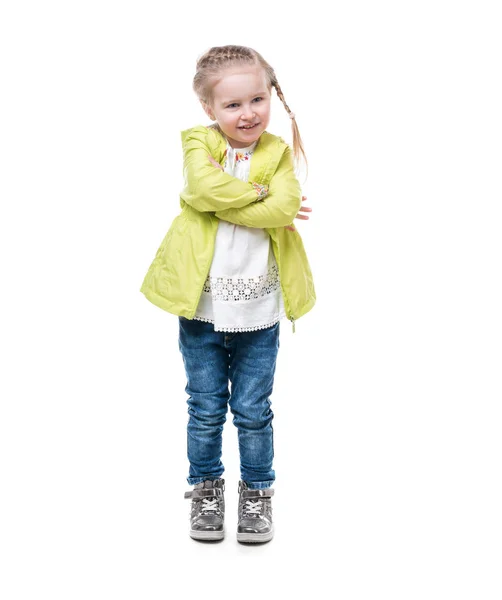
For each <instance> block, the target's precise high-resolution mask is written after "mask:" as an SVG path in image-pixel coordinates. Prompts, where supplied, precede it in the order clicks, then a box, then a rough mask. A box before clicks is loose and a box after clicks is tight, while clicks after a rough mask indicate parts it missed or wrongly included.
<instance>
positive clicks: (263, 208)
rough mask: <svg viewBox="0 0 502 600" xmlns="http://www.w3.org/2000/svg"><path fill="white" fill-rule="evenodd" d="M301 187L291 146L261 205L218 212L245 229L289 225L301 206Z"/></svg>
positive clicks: (254, 204)
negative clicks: (295, 170)
mask: <svg viewBox="0 0 502 600" xmlns="http://www.w3.org/2000/svg"><path fill="white" fill-rule="evenodd" d="M301 195H302V194H301V189H300V184H299V183H298V180H297V178H296V175H295V172H294V166H293V159H292V156H291V148H289V146H288V147H287V148H286V149H285V150H284V153H283V155H282V157H281V160H280V162H279V164H278V166H277V170H276V172H275V173H274V175H273V176H272V179H271V180H270V184H269V190H268V195H267V196H266V197H265V198H264V199H263V200H261V201H260V202H255V203H253V204H250V205H248V206H245V207H243V208H228V209H226V210H218V211H216V213H215V216H216V217H218V218H219V219H222V220H223V221H228V222H230V223H234V224H235V225H245V226H246V227H257V228H261V229H264V228H269V227H284V226H285V225H290V224H291V223H292V222H293V219H294V218H295V217H296V215H297V214H298V211H299V209H300V207H301V204H302V199H301Z"/></svg>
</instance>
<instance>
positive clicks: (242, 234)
mask: <svg viewBox="0 0 502 600" xmlns="http://www.w3.org/2000/svg"><path fill="white" fill-rule="evenodd" d="M256 144H257V142H255V143H254V144H252V145H251V146H248V147H247V148H235V149H234V148H232V147H231V146H230V144H228V143H227V150H226V159H225V172H226V173H229V174H230V175H232V176H233V177H237V178H238V179H241V180H242V181H248V177H249V170H250V169H249V167H250V164H251V159H252V156H253V151H254V148H255V146H256ZM284 316H285V311H284V304H283V300H282V292H281V286H280V282H279V271H278V268H277V263H276V261H275V257H274V254H273V252H272V245H271V243H270V236H269V235H268V233H267V232H266V231H265V230H263V229H256V228H253V227H244V226H242V225H234V224H233V223H228V222H227V221H220V222H219V224H218V231H217V234H216V243H215V249H214V256H213V262H212V263H211V269H210V271H209V275H208V277H207V279H206V282H205V284H204V289H203V292H202V295H201V299H200V302H199V305H198V307H197V310H196V312H195V317H194V319H197V320H199V321H206V322H208V323H214V329H215V331H231V332H235V331H255V330H258V329H265V328H266V327H270V326H272V325H274V324H275V323H277V321H279V320H280V319H281V318H283V317H284Z"/></svg>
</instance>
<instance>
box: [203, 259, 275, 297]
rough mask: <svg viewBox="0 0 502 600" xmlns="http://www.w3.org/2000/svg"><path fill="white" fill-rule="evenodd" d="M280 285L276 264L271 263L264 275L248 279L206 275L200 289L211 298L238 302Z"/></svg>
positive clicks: (273, 289)
mask: <svg viewBox="0 0 502 600" xmlns="http://www.w3.org/2000/svg"><path fill="white" fill-rule="evenodd" d="M280 285H281V284H280V281H279V269H278V267H277V265H272V266H271V267H269V269H268V272H267V274H266V275H258V276H257V277H252V278H250V279H241V278H237V279H232V278H230V277H210V276H209V275H208V276H207V279H206V281H205V282H204V287H203V289H202V291H203V292H206V293H210V294H211V295H212V297H213V300H222V301H224V302H239V301H240V300H256V299H257V298H262V297H263V296H267V295H268V294H272V293H273V292H275V291H276V290H277V289H279V288H280Z"/></svg>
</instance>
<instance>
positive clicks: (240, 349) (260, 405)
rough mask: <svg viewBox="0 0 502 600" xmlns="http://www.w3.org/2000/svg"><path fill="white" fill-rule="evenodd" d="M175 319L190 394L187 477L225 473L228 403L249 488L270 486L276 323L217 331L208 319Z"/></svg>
mask: <svg viewBox="0 0 502 600" xmlns="http://www.w3.org/2000/svg"><path fill="white" fill-rule="evenodd" d="M179 325H180V329H179V348H180V351H181V354H182V356H183V362H184V364H185V371H186V375H187V386H186V392H187V394H188V395H189V398H188V400H187V402H188V414H189V420H188V428H187V429H188V431H187V433H188V460H189V463H190V470H189V476H188V478H187V481H188V483H189V484H190V485H194V484H196V483H200V482H201V481H204V480H205V479H218V478H219V477H221V475H222V474H223V471H224V467H223V463H222V462H221V450H222V433H223V424H224V423H225V421H226V415H227V410H228V406H230V410H231V412H232V414H233V422H234V425H235V426H236V427H237V430H238V440H239V456H240V467H241V469H240V470H241V479H242V481H245V482H246V483H247V484H248V486H249V488H250V489H264V488H268V487H270V486H271V485H272V484H273V482H274V480H275V472H274V470H273V469H272V461H273V458H274V445H273V429H272V419H273V417H274V415H273V412H272V410H271V408H270V395H271V394H272V387H273V383H274V373H275V364H276V358H277V352H278V349H279V323H276V324H275V325H273V326H272V327H268V328H267V329H261V330H258V331H250V332H238V333H227V332H216V331H214V326H213V324H212V323H204V322H202V321H196V320H189V319H185V318H184V317H180V318H179ZM229 382H230V384H231V392H230V391H229Z"/></svg>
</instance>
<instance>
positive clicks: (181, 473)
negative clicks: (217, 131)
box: [0, 0, 502, 600]
mask: <svg viewBox="0 0 502 600" xmlns="http://www.w3.org/2000/svg"><path fill="white" fill-rule="evenodd" d="M498 4H499V3H497V2H487V1H481V0H478V1H477V2H473V1H471V2H468V1H465V2H463V1H457V2H453V1H451V2H447V1H442V0H435V1H434V2H432V1H429V0H422V1H420V2H418V1H417V2H403V1H401V2H398V1H394V2H391V1H383V2H369V1H357V0H355V1H352V2H343V3H342V2H334V3H331V4H328V3H324V2H323V3H321V2H316V1H309V2H306V3H295V2H288V3H279V2H277V3H274V2H270V1H268V2H261V1H259V0H254V1H253V2H234V3H214V2H204V3H202V2H194V1H191V2H183V3H168V2H160V1H157V2H153V1H151V2H149V1H146V0H144V1H142V2H139V1H136V2H133V1H129V2H128V1H122V2H118V1H112V0H100V1H93V0H87V1H86V2H71V1H66V2H63V1H60V2H56V1H46V2H23V1H19V0H18V1H10V2H9V1H6V2H2V5H1V6H2V7H1V9H0V64H1V71H0V85H1V88H2V91H1V94H0V105H1V106H0V109H1V110H0V119H1V130H0V152H1V155H0V173H1V190H0V192H1V219H0V256H1V285H2V295H1V303H2V310H1V317H0V318H1V329H0V332H1V333H0V337H1V342H0V343H1V352H2V361H1V372H2V375H1V388H2V389H1V415H0V416H1V420H0V451H1V454H0V461H1V462H0V487H1V494H0V503H1V508H0V552H1V556H0V563H1V570H2V573H1V577H0V595H1V597H2V598H3V599H5V600H14V599H21V598H22V599H30V600H31V599H38V598H51V599H53V600H56V599H58V600H59V599H65V600H67V599H72V600H77V599H81V598H82V599H86V600H87V599H90V598H92V599H93V600H97V599H106V600H109V599H112V598H120V599H121V600H126V599H141V600H143V599H145V598H148V600H156V599H160V598H166V597H169V598H182V597H186V596H187V594H190V595H193V597H199V596H200V597H201V598H202V597H205V596H206V595H208V594H210V595H211V597H214V598H222V599H227V598H253V599H254V598H257V597H259V596H258V594H260V595H261V594H266V596H267V597H269V596H270V597H276V598H285V597H286V595H288V596H289V595H290V594H293V593H294V594H295V596H298V597H305V596H308V597H311V598H321V597H323V598H324V597H329V598H337V599H340V600H352V599H357V600H359V599H364V600H368V599H373V598H384V599H385V600H391V599H396V600H398V599H399V600H402V599H406V600H411V599H415V598H416V599H423V598H427V599H438V600H444V599H447V598H448V599H449V598H452V599H455V600H456V599H460V598H461V599H464V598H465V599H468V598H469V599H471V598H472V599H479V598H482V599H483V600H491V599H497V600H500V598H501V595H502V581H501V570H500V568H501V560H502V542H501V539H502V521H501V510H500V507H501V506H502V489H501V464H500V463H501V456H502V447H501V446H502V443H501V425H502V423H501V415H502V411H501V407H500V404H501V400H502V393H501V392H502V389H501V388H502V385H501V359H502V349H501V345H502V342H501V339H502V321H501V306H502V287H501V257H502V243H501V226H502V222H501V211H500V205H501V199H502V195H501V187H502V185H501V172H500V170H501V158H502V156H501V155H502V150H501V137H502V119H501V114H502V111H501V106H502V88H501V60H500V57H501V56H502V48H501V46H502V43H501V35H500V31H501V25H502V23H501V19H500V16H499V14H498V13H497V11H496V9H497V5H498ZM328 6H329V11H330V12H329V13H328V12H327V7H328ZM498 8H500V7H498ZM228 43H233V44H235V43H236V44H243V45H249V46H252V47H254V48H256V49H257V50H258V51H260V52H261V53H262V54H263V56H264V57H265V58H266V59H267V60H268V61H269V62H270V63H271V64H272V66H273V67H274V68H275V70H276V73H277V76H278V79H279V82H280V85H281V86H282V89H283V91H284V93H285V96H286V100H287V102H288V104H289V106H290V107H291V109H292V110H293V111H294V112H295V113H296V115H297V120H298V124H299V126H300V131H301V133H302V136H303V139H304V142H305V146H306V150H307V155H308V158H309V165H310V170H309V177H308V179H307V181H306V182H305V184H304V186H303V191H304V193H306V195H307V196H308V198H309V205H310V206H312V208H313V211H314V212H313V216H312V218H311V220H310V221H309V222H305V223H304V222H300V221H298V222H297V223H298V227H299V230H300V231H301V234H302V237H303V239H304V243H305V246H306V248H307V251H308V254H309V258H310V261H311V264H312V269H313V272H314V276H315V281H316V289H317V295H318V303H317V305H316V306H315V308H314V310H313V311H312V312H311V313H309V314H308V315H306V316H305V317H303V318H302V319H300V320H299V321H298V323H297V328H296V333H295V334H294V335H293V333H292V331H291V327H290V326H289V324H288V323H287V322H284V325H283V327H282V337H281V353H280V356H279V364H278V372H277V377H276V385H275V391H274V396H273V408H274V412H275V420H274V428H275V449H276V461H275V468H276V472H277V481H276V485H275V489H276V496H275V499H274V508H275V522H276V537H275V539H274V540H273V542H271V543H270V544H266V545H263V546H260V547H246V546H241V545H238V544H237V542H236V540H235V525H236V501H237V490H236V488H237V481H238V478H239V472H238V460H237V445H236V442H237V438H236V434H235V428H234V427H233V425H232V423H231V418H230V415H229V419H228V422H227V426H226V428H225V441H224V460H225V464H226V473H225V478H226V481H227V504H228V516H227V537H226V539H225V540H224V541H223V542H222V543H218V544H200V543H196V542H194V541H192V540H190V539H189V537H188V533H187V532H188V508H189V506H188V501H185V500H184V499H183V493H184V491H185V490H186V489H188V486H187V484H186V480H185V478H186V475H187V470H188V463H187V460H186V430H185V428H186V421H187V413H186V403H185V400H186V394H185V392H184V386H185V375H184V371H183V365H182V361H181V357H180V355H179V352H178V347H177V320H176V318H175V317H174V316H172V315H169V314H168V313H166V312H164V311H161V310H160V309H158V308H156V307H154V306H153V305H152V304H150V303H149V302H148V301H147V300H146V299H145V298H144V297H143V295H142V294H141V293H140V292H139V288H140V286H141V282H142V280H143V277H144V275H145V273H146V270H147V268H148V266H149V264H150V262H151V260H152V259H153V256H154V254H155V251H156V250H157V247H158V245H159V244H160V242H161V239H162V237H163V236H164V234H165V232H166V231H167V229H168V227H169V224H170V222H171V220H172V219H173V217H174V216H175V215H176V214H177V213H178V209H179V200H178V194H179V191H180V189H181V186H182V183H183V181H182V170H181V142H180V135H179V132H180V131H181V130H182V129H185V128H188V127H192V126H194V125H196V124H208V121H207V119H206V117H205V115H204V114H203V112H202V109H201V107H200V106H199V104H198V102H197V99H196V97H195V95H194V94H193V92H192V89H191V81H192V78H193V75H194V69H195V62H196V60H197V58H198V56H199V55H200V54H202V53H203V52H204V51H205V50H207V49H208V48H209V47H211V46H213V45H223V44H228ZM289 128H290V122H289V119H288V118H287V115H286V112H285V111H284V109H283V108H282V105H281V104H280V102H279V100H278V99H277V98H276V97H274V103H273V118H272V122H271V124H270V127H269V130H270V131H271V132H273V133H276V134H279V135H282V136H284V137H285V138H286V139H287V140H288V141H290V140H291V135H290V129H289Z"/></svg>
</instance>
